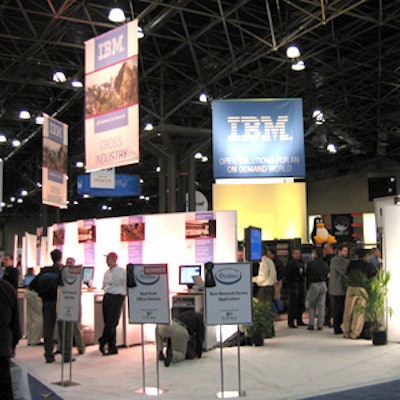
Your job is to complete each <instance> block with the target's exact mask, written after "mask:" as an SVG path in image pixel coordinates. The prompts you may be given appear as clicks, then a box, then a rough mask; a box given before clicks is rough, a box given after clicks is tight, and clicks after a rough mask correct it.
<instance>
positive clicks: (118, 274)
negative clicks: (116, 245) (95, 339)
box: [99, 252, 126, 356]
mask: <svg viewBox="0 0 400 400" xmlns="http://www.w3.org/2000/svg"><path fill="white" fill-rule="evenodd" d="M106 257H107V258H106V262H107V265H108V267H109V269H108V270H107V271H106V272H105V273H104V278H103V290H104V297H103V319H104V330H103V335H102V336H101V337H100V338H99V344H100V346H99V350H100V352H101V353H102V354H103V356H109V355H112V354H118V350H117V325H118V322H119V317H120V315H121V308H122V305H123V303H124V299H125V296H126V270H124V269H123V268H121V267H119V266H118V265H117V260H118V255H117V254H116V253H114V252H111V253H108V254H107V256H106ZM106 346H108V351H106Z"/></svg>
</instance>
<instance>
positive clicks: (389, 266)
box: [382, 205, 400, 342]
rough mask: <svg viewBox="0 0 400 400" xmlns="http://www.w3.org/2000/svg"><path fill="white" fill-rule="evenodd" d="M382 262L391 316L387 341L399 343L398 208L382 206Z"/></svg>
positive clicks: (397, 206)
mask: <svg viewBox="0 0 400 400" xmlns="http://www.w3.org/2000/svg"><path fill="white" fill-rule="evenodd" d="M382 226H383V260H384V265H385V266H386V270H387V271H390V274H391V279H390V281H389V288H388V289H389V294H388V304H389V306H390V307H391V308H392V309H393V315H392V317H391V318H389V319H388V339H389V340H390V341H392V342H400V295H399V288H400V251H399V245H400V206H399V205H385V206H383V224H382Z"/></svg>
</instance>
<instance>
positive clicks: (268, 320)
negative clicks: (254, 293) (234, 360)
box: [243, 297, 275, 342]
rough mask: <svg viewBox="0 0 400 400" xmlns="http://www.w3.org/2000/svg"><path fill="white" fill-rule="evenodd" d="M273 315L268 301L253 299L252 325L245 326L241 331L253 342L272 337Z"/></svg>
mask: <svg viewBox="0 0 400 400" xmlns="http://www.w3.org/2000/svg"><path fill="white" fill-rule="evenodd" d="M274 321H275V313H274V312H273V311H272V305H271V302H270V301H266V302H264V301H260V300H258V299H257V298H255V297H253V323H252V324H251V325H245V326H244V327H243V330H244V332H245V334H246V336H247V337H248V338H250V340H251V341H252V342H253V339H255V338H257V337H262V339H264V338H265V337H272V335H273V330H274Z"/></svg>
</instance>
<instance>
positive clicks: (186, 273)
mask: <svg viewBox="0 0 400 400" xmlns="http://www.w3.org/2000/svg"><path fill="white" fill-rule="evenodd" d="M193 276H201V265H180V266H179V284H180V285H187V287H188V288H189V289H191V288H192V287H193V285H194V280H193Z"/></svg>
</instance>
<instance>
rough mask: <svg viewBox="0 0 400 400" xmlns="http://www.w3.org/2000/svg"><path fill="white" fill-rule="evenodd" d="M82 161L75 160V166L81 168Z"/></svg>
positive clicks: (82, 165)
mask: <svg viewBox="0 0 400 400" xmlns="http://www.w3.org/2000/svg"><path fill="white" fill-rule="evenodd" d="M84 165H85V164H84V163H83V161H77V162H76V163H75V167H76V168H83V167H84Z"/></svg>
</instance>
